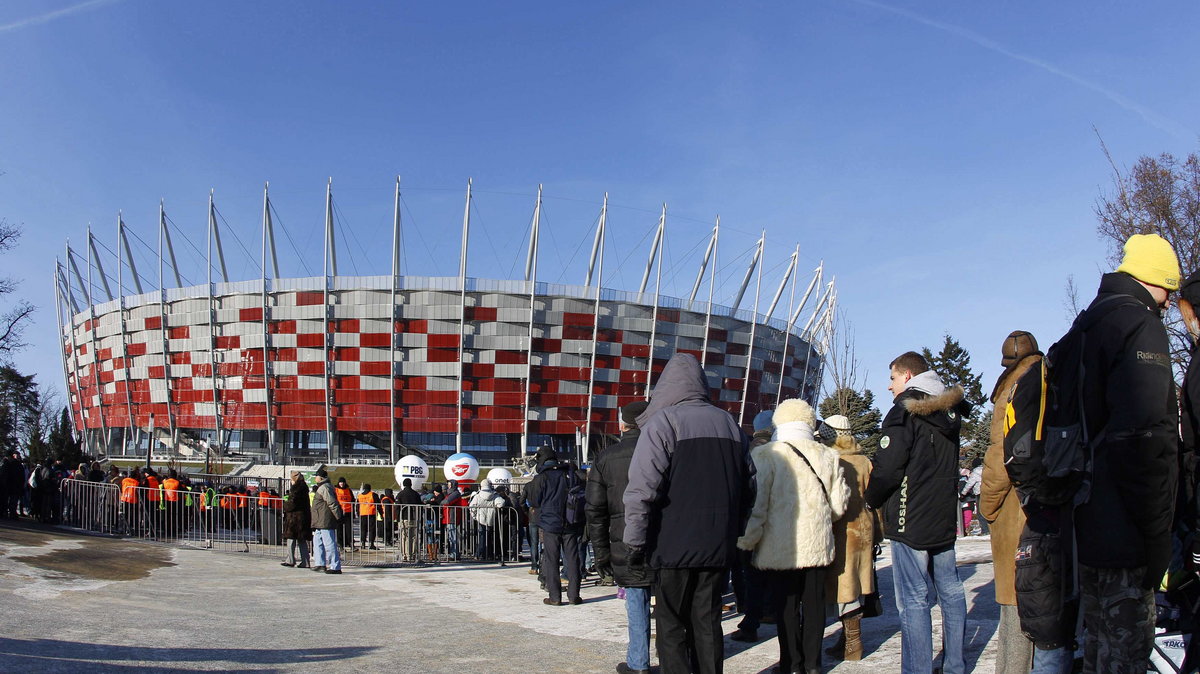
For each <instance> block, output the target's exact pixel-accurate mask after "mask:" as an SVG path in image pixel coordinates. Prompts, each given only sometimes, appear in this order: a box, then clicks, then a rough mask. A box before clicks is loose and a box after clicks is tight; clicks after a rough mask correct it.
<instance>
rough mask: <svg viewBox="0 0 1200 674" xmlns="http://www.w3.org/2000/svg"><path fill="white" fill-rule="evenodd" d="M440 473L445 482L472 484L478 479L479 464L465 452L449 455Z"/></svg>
mask: <svg viewBox="0 0 1200 674" xmlns="http://www.w3.org/2000/svg"><path fill="white" fill-rule="evenodd" d="M442 472H443V473H445V474H446V479H447V480H457V481H459V482H474V481H475V479H476V478H478V477H479V462H478V461H476V460H475V457H473V456H471V455H470V454H467V453H466V452H459V453H457V454H451V455H450V458H448V459H446V463H445V465H443V466H442Z"/></svg>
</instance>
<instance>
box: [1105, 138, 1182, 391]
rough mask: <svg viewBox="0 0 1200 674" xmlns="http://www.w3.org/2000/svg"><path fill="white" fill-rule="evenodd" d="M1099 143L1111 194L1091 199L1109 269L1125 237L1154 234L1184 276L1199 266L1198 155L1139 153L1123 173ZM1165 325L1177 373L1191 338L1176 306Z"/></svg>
mask: <svg viewBox="0 0 1200 674" xmlns="http://www.w3.org/2000/svg"><path fill="white" fill-rule="evenodd" d="M1100 144H1101V148H1103V150H1104V156H1105V157H1107V158H1108V161H1109V165H1110V166H1112V170H1113V178H1112V179H1113V186H1112V192H1111V193H1109V194H1102V195H1101V196H1100V197H1099V199H1098V200H1097V202H1096V217H1097V219H1098V220H1099V222H1098V224H1097V231H1098V232H1099V233H1100V236H1101V238H1103V239H1105V240H1106V241H1107V242H1108V244H1109V262H1110V263H1112V264H1113V265H1114V268H1115V265H1116V264H1117V263H1119V261H1120V259H1121V254H1122V247H1123V246H1124V244H1125V241H1126V240H1127V239H1128V238H1129V237H1130V236H1132V235H1134V234H1158V235H1159V236H1161V237H1163V238H1164V239H1166V240H1167V241H1168V242H1169V243H1170V244H1171V246H1172V247H1173V248H1174V249H1175V254H1176V255H1178V256H1179V265H1180V267H1181V268H1182V270H1183V274H1184V276H1187V275H1188V274H1190V273H1191V272H1193V271H1195V270H1196V269H1197V268H1200V154H1197V153H1192V154H1190V155H1188V156H1187V157H1186V158H1184V159H1178V158H1176V157H1175V156H1174V155H1171V154H1169V153H1163V154H1161V155H1159V156H1157V157H1150V156H1143V157H1139V158H1138V160H1137V161H1136V162H1135V163H1134V165H1133V168H1131V169H1129V170H1128V171H1124V172H1123V171H1121V169H1119V168H1118V167H1117V165H1116V163H1115V162H1114V161H1113V158H1112V155H1110V154H1109V152H1108V148H1107V147H1105V146H1104V141H1103V139H1101V141H1100ZM1165 323H1166V326H1167V333H1168V335H1169V336H1170V338H1171V356H1172V359H1173V360H1174V361H1175V364H1176V373H1177V374H1178V373H1181V372H1182V367H1183V364H1184V363H1186V359H1187V353H1188V350H1189V347H1190V346H1191V342H1190V339H1189V337H1188V333H1187V329H1186V328H1185V327H1184V325H1183V320H1182V318H1181V317H1180V315H1179V310H1178V308H1177V307H1174V306H1172V308H1171V310H1170V312H1169V313H1168V315H1167V317H1166V320H1165Z"/></svg>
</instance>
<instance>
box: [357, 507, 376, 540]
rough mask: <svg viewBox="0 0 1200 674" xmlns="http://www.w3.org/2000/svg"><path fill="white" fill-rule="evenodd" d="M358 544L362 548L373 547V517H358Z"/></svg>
mask: <svg viewBox="0 0 1200 674" xmlns="http://www.w3.org/2000/svg"><path fill="white" fill-rule="evenodd" d="M358 544H359V545H361V546H363V547H364V548H365V547H367V546H368V545H372V546H373V545H375V516H374V515H359V516H358Z"/></svg>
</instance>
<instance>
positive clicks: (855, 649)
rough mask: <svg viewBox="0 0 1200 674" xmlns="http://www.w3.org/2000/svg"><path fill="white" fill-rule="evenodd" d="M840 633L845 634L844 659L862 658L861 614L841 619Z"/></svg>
mask: <svg viewBox="0 0 1200 674" xmlns="http://www.w3.org/2000/svg"><path fill="white" fill-rule="evenodd" d="M842 633H843V634H845V635H846V648H845V659H846V660H848V661H850V660H854V661H857V660H862V655H863V645H862V616H854V617H853V618H846V619H844V620H842Z"/></svg>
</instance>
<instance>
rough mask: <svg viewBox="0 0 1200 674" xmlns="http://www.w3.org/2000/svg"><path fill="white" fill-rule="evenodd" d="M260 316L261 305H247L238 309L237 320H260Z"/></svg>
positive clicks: (261, 313) (261, 311)
mask: <svg viewBox="0 0 1200 674" xmlns="http://www.w3.org/2000/svg"><path fill="white" fill-rule="evenodd" d="M262 317H263V310H262V307H248V308H246V309H241V310H239V311H238V320H239V321H242V322H249V321H261V320H262Z"/></svg>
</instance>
